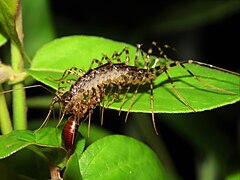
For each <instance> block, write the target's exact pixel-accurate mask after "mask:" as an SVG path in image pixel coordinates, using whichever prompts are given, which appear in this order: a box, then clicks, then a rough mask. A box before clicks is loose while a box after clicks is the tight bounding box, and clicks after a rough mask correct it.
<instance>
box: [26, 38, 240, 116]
mask: <svg viewBox="0 0 240 180" xmlns="http://www.w3.org/2000/svg"><path fill="white" fill-rule="evenodd" d="M124 47H128V48H129V52H130V58H131V63H133V61H134V58H135V54H136V48H135V47H134V46H132V45H129V44H126V43H122V42H116V41H112V40H109V39H104V38H100V37H92V36H71V37H64V38H60V39H56V40H54V41H52V42H50V43H48V44H46V45H45V46H43V47H42V48H41V49H40V50H39V51H38V52H37V54H36V55H35V57H34V59H33V63H32V66H31V68H30V69H29V70H27V72H28V73H29V74H30V75H32V76H33V77H34V78H35V79H37V80H39V81H41V82H42V83H44V84H46V85H48V86H50V87H53V88H54V89H57V83H58V81H57V79H60V78H61V76H62V73H63V72H64V70H66V69H69V68H71V67H72V66H75V67H78V68H81V69H83V70H88V69H89V66H90V64H91V62H92V59H93V58H98V59H101V57H102V54H103V53H104V54H106V55H108V56H110V57H111V55H112V54H113V52H114V51H118V52H120V51H121V50H122V49H123V48H124ZM121 59H122V60H123V59H125V56H123V57H121ZM186 67H187V68H188V69H189V70H190V71H191V72H192V73H193V74H195V75H196V76H199V77H200V79H201V80H203V81H205V82H207V83H209V84H212V85H214V86H217V87H219V88H222V89H225V90H229V91H231V92H234V93H235V94H230V93H227V92H222V91H219V90H214V89H212V88H210V87H208V86H205V85H203V84H202V83H200V82H198V81H197V80H196V79H194V78H193V77H192V76H190V74H189V73H187V72H186V71H185V70H184V69H183V68H182V67H180V66H176V67H173V68H171V69H170V70H169V71H168V73H169V75H170V77H171V79H172V80H173V82H174V84H175V86H176V88H177V89H178V90H179V93H180V94H181V96H182V97H183V98H184V99H185V101H186V102H188V103H189V105H190V106H191V107H192V108H193V109H194V110H195V111H203V110H209V109H213V108H217V107H220V106H223V105H227V104H231V103H235V102H237V101H239V99H240V96H239V92H240V91H239V76H237V75H233V74H229V73H225V72H223V71H219V70H215V69H212V68H208V67H203V66H199V65H195V64H186ZM154 84H155V88H154V112H156V113H160V112H164V113H183V112H192V110H191V109H190V108H188V107H187V106H186V105H185V104H184V103H183V102H182V101H181V100H179V98H178V96H177V95H176V92H175V91H174V90H173V88H172V86H171V84H170V83H169V81H168V79H167V76H166V75H165V74H162V75H160V77H158V78H157V80H155V82H154ZM134 90H135V87H134V86H133V87H132V91H131V92H133V91H134ZM131 97H132V93H129V94H128V96H127V100H126V102H125V104H124V106H123V110H125V111H127V110H128V108H129V103H130V101H131ZM120 105H121V98H120V100H119V101H117V102H114V103H113V104H112V105H111V107H110V108H113V109H119V107H120ZM131 111H132V112H148V113H149V112H151V106H150V90H149V86H148V85H146V86H143V87H141V88H140V89H139V93H138V94H137V96H136V98H135V103H134V105H133V107H132V108H131Z"/></svg>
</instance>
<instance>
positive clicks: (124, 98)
mask: <svg viewBox="0 0 240 180" xmlns="http://www.w3.org/2000/svg"><path fill="white" fill-rule="evenodd" d="M130 88H131V86H128V87H127V89H126V92H125V94H124V96H123V99H122V103H121V106H120V108H119V113H118V115H119V116H120V114H121V111H122V107H123V105H124V103H125V100H126V97H127V94H128V92H129V90H130Z"/></svg>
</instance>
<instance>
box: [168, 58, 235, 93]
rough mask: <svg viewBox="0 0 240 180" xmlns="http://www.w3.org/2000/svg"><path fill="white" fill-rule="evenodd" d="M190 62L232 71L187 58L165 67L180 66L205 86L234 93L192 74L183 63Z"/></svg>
mask: <svg viewBox="0 0 240 180" xmlns="http://www.w3.org/2000/svg"><path fill="white" fill-rule="evenodd" d="M186 63H188V64H191V63H195V64H199V65H203V66H206V67H210V68H214V69H217V70H220V71H224V72H227V73H232V71H229V70H226V71H225V69H223V68H218V67H216V66H212V65H210V64H206V63H201V62H198V61H192V60H188V61H183V62H180V61H174V62H173V63H171V64H169V65H168V66H167V69H169V68H171V67H173V66H179V65H180V66H181V67H182V68H183V69H184V70H185V71H186V72H188V73H189V74H190V75H191V76H192V77H193V78H194V79H196V80H197V81H198V82H200V83H201V84H203V85H205V86H208V87H210V88H212V89H215V90H218V91H221V92H226V93H229V94H235V93H234V92H232V91H228V90H225V89H222V88H219V87H217V86H214V85H212V84H209V83H207V82H205V81H203V80H201V79H200V78H199V77H197V76H196V75H194V74H193V73H192V72H191V71H190V70H189V69H188V68H186V67H185V66H184V65H183V64H186ZM233 74H235V75H237V74H238V73H235V72H233ZM238 75H239V74H238Z"/></svg>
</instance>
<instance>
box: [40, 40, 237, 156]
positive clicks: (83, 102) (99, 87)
mask: <svg viewBox="0 0 240 180" xmlns="http://www.w3.org/2000/svg"><path fill="white" fill-rule="evenodd" d="M152 46H154V47H156V48H157V50H158V51H159V52H160V54H162V51H161V49H160V48H159V47H157V44H156V43H155V42H153V43H152ZM123 53H125V54H126V58H125V60H124V61H122V60H121V59H120V57H121V55H122V54H123ZM151 53H152V47H151V48H150V49H149V50H148V53H147V54H146V55H145V54H144V53H143V50H142V49H141V45H140V44H137V50H136V56H135V60H134V65H133V66H131V65H129V62H130V57H129V52H128V48H124V49H123V50H122V51H121V52H120V53H118V52H114V53H113V55H112V57H111V58H109V57H107V56H106V55H104V56H103V57H102V59H101V60H98V59H94V60H93V61H92V64H91V66H90V69H89V70H88V71H87V72H85V71H84V70H82V69H79V68H76V67H72V68H71V69H68V70H66V71H65V72H64V73H63V75H62V78H61V79H60V80H59V83H58V90H57V91H56V93H55V96H54V97H53V99H52V102H51V104H50V110H49V113H48V115H47V117H46V119H45V120H44V122H43V124H42V125H41V127H40V128H42V127H43V126H44V125H45V124H46V123H47V121H48V119H49V117H50V115H51V114H52V112H53V106H54V104H55V103H59V107H60V115H59V122H58V125H57V126H59V124H60V123H61V121H62V119H63V118H64V116H65V115H68V116H69V118H68V120H67V122H66V124H65V126H64V127H63V132H62V138H63V141H64V143H65V144H64V146H65V148H66V149H67V150H68V152H69V155H71V153H72V151H73V148H74V141H75V136H76V131H77V129H78V127H79V125H80V124H81V123H82V122H83V121H85V120H86V119H87V118H88V134H89V132H90V123H91V114H92V113H93V110H94V109H95V107H96V106H97V105H100V103H102V110H101V125H102V124H103V113H104V97H105V96H107V97H108V98H109V97H112V99H111V98H110V99H111V101H109V102H108V103H107V107H108V106H109V105H110V104H111V103H114V101H115V100H116V99H118V95H119V93H121V91H122V89H123V88H125V90H126V91H125V94H124V96H123V98H122V102H121V106H120V108H119V113H120V112H121V110H122V106H123V104H124V102H125V100H126V96H127V94H128V92H129V90H130V89H131V87H132V86H135V87H136V88H135V91H134V93H133V96H132V98H131V100H130V105H129V108H128V111H127V113H126V116H125V122H126V121H127V118H128V114H129V112H130V110H131V107H132V105H133V103H134V99H135V97H136V95H137V93H138V90H139V88H140V86H142V85H145V84H149V89H150V105H151V109H152V110H151V117H152V124H153V128H154V130H155V132H156V134H158V132H157V128H156V125H155V119H154V98H153V89H154V86H153V82H154V81H155V80H156V79H157V78H158V77H159V76H160V75H161V74H163V73H165V74H166V76H167V78H168V81H169V82H170V84H171V86H172V88H173V90H174V92H175V93H176V95H177V97H178V98H179V100H180V101H182V102H183V103H184V104H185V105H186V106H187V107H188V108H189V109H191V110H192V111H195V110H194V108H192V107H191V106H190V105H189V104H188V102H187V101H186V100H185V99H184V97H182V95H181V94H180V93H179V91H178V89H177V88H176V86H175V85H174V83H173V80H172V79H171V77H170V76H169V74H168V70H169V69H170V68H172V67H174V66H181V67H182V68H183V69H184V70H185V71H186V72H187V73H188V74H189V75H190V76H192V77H193V78H194V79H195V80H197V81H198V82H200V83H202V84H203V85H205V86H208V87H210V88H212V89H215V90H218V91H222V92H226V93H229V94H234V93H233V92H231V91H228V90H224V89H221V88H219V87H216V86H214V85H211V84H209V83H207V82H205V81H203V80H201V79H200V78H199V77H197V76H195V75H194V74H193V73H192V72H191V71H190V70H189V69H187V68H186V67H185V65H184V64H197V65H200V66H206V67H210V68H213V69H217V70H220V71H224V72H227V73H231V74H234V75H237V76H239V74H238V73H235V72H232V71H229V70H226V69H223V68H219V67H216V66H213V65H210V64H206V63H203V62H199V61H194V60H186V61H172V60H170V59H168V60H169V61H170V63H169V64H166V65H161V64H160V65H158V62H159V58H158V57H156V58H155V60H154V63H153V65H152V66H151V67H149V64H150V63H149V62H150V55H151ZM140 56H142V58H143V60H144V68H141V67H139V58H140ZM165 58H166V57H165ZM166 59H167V58H166ZM103 60H106V61H107V63H105V64H103ZM115 60H116V61H117V62H116V63H114V62H113V61H115ZM95 62H96V63H98V67H96V68H92V65H93V63H95ZM70 74H71V75H73V76H75V77H76V78H77V80H76V81H74V80H72V79H67V77H68V76H69V75H70ZM65 84H69V85H70V87H64V86H62V85H65ZM114 87H116V88H117V89H118V92H112V90H113V88H114ZM106 89H110V90H109V92H107V91H106Z"/></svg>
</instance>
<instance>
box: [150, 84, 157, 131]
mask: <svg viewBox="0 0 240 180" xmlns="http://www.w3.org/2000/svg"><path fill="white" fill-rule="evenodd" d="M150 93H151V94H150V104H151V109H152V124H153V128H154V130H155V132H156V134H157V135H158V131H157V127H156V124H155V118H154V99H153V82H152V80H151V82H150Z"/></svg>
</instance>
